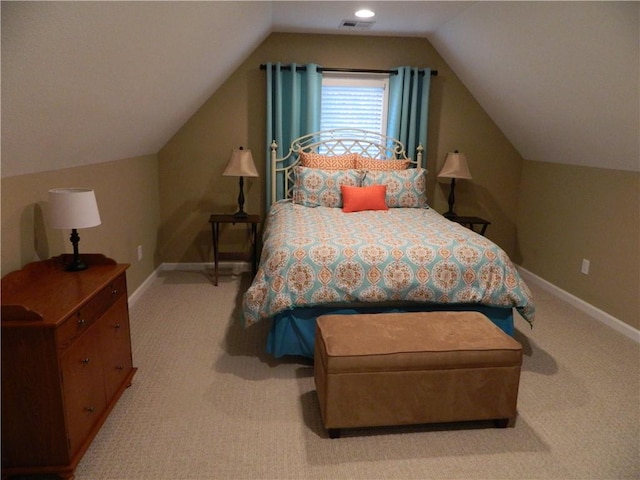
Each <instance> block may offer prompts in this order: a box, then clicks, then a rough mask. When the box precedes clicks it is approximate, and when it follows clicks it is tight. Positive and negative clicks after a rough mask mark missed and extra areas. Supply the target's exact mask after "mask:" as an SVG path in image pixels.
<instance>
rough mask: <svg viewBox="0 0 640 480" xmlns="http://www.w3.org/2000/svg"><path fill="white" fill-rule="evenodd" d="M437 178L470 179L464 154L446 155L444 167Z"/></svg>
mask: <svg viewBox="0 0 640 480" xmlns="http://www.w3.org/2000/svg"><path fill="white" fill-rule="evenodd" d="M438 178H466V179H471V172H470V171H469V165H468V164H467V157H466V156H465V155H464V153H458V152H457V151H456V152H453V153H451V152H450V153H447V158H446V160H445V161H444V166H443V167H442V170H440V173H438Z"/></svg>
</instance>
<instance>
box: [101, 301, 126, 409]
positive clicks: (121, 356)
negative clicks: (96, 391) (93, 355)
mask: <svg viewBox="0 0 640 480" xmlns="http://www.w3.org/2000/svg"><path fill="white" fill-rule="evenodd" d="M128 310H129V307H128V305H127V299H126V298H121V299H120V300H118V301H117V302H116V303H115V304H114V305H113V306H112V307H111V308H110V309H109V310H108V311H107V313H105V314H104V316H103V317H102V318H101V319H100V321H99V322H98V323H99V325H96V327H97V328H99V329H100V350H101V352H102V365H103V367H104V384H105V391H106V395H107V401H109V400H111V399H112V398H113V397H114V396H115V394H116V393H117V392H118V390H120V389H121V388H123V384H124V382H125V381H126V380H127V378H128V377H129V375H130V373H131V370H132V368H133V364H132V359H131V337H130V328H129V314H128Z"/></svg>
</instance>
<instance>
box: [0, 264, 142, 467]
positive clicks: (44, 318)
mask: <svg viewBox="0 0 640 480" xmlns="http://www.w3.org/2000/svg"><path fill="white" fill-rule="evenodd" d="M69 257H70V256H69V255H62V256H60V257H56V258H52V259H50V260H46V261H42V262H34V263H30V264H28V265H26V266H25V267H24V268H23V269H22V270H18V271H15V272H11V273H9V274H7V275H5V276H4V277H3V278H2V321H1V324H2V476H3V478H8V477H11V476H14V475H31V474H33V475H38V476H42V475H45V474H56V475H57V476H58V477H59V478H63V479H72V478H73V476H74V470H75V468H76V466H77V465H78V462H79V461H80V459H81V458H82V455H84V453H85V452H86V450H87V448H88V447H89V445H90V444H91V441H92V440H93V438H94V437H95V435H96V434H97V433H98V430H99V429H100V427H101V426H102V424H103V423H104V421H105V419H106V418H107V416H108V415H109V412H110V411H111V409H112V408H113V406H114V405H115V403H116V402H117V401H118V399H119V398H120V396H121V395H122V393H123V391H124V390H125V389H126V388H127V387H128V386H130V385H131V380H132V378H133V375H134V373H135V371H136V369H135V368H133V366H132V358H131V337H130V331H129V307H128V298H127V282H126V275H125V273H126V270H127V268H128V265H126V264H117V263H116V262H115V261H113V260H111V259H109V258H106V257H104V256H103V255H97V254H89V255H82V257H83V259H84V260H85V261H86V262H87V263H88V265H89V268H88V269H87V270H83V271H80V272H67V271H65V270H64V266H63V265H64V263H65V262H68V261H69Z"/></svg>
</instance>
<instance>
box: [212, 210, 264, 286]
mask: <svg viewBox="0 0 640 480" xmlns="http://www.w3.org/2000/svg"><path fill="white" fill-rule="evenodd" d="M209 223H210V224H211V235H212V237H213V265H214V267H213V272H214V273H213V284H214V285H216V286H217V285H218V259H219V256H220V249H219V243H218V242H219V239H220V224H222V223H231V224H232V225H235V224H236V223H246V224H248V225H251V271H252V272H253V274H254V275H255V274H256V271H257V269H258V224H259V223H260V215H247V216H246V217H234V216H233V215H232V214H213V215H211V216H210V217H209Z"/></svg>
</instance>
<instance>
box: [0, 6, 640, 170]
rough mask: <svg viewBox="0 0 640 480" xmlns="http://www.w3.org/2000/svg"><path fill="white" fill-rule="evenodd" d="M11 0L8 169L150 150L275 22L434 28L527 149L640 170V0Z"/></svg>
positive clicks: (5, 52) (278, 26)
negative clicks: (363, 13) (364, 12)
mask: <svg viewBox="0 0 640 480" xmlns="http://www.w3.org/2000/svg"><path fill="white" fill-rule="evenodd" d="M362 5H363V3H362V2H343V1H339V2H323V1H306V2H305V1H303V2H288V1H286V2H267V1H258V2H245V1H237V2H236V1H220V2H217V1H215V2H214V1H209V2H206V1H205V2H181V1H176V2H172V1H162V2H135V1H132V2H7V1H3V2H2V4H1V15H2V84H1V86H2V176H3V177H8V176H15V175H22V174H27V173H34V172H41V171H47V170H57V169H61V168H66V167H71V166H78V165H85V164H91V163H100V162H105V161H111V160H119V159H124V158H130V157H135V156H139V155H146V154H152V153H156V152H158V151H159V149H160V148H161V147H162V146H163V145H164V144H165V143H166V142H167V141H168V140H169V139H170V138H171V136H172V135H173V134H174V133H175V132H176V131H177V130H178V129H179V128H180V127H181V126H182V125H183V124H184V123H185V122H186V121H187V120H188V118H189V117H190V116H191V115H192V114H193V113H194V112H195V111H196V110H197V109H198V108H199V107H200V106H201V105H202V104H203V103H204V101H205V100H206V99H207V98H209V96H211V94H212V93H213V92H215V91H216V89H217V88H218V87H219V86H220V85H221V84H222V83H223V82H224V81H225V80H226V79H227V77H228V76H229V75H230V74H231V73H232V72H233V71H234V70H235V69H236V68H237V67H238V66H239V65H240V64H241V63H242V62H243V61H244V59H245V58H246V57H247V56H248V55H249V54H250V53H251V52H252V51H253V50H254V49H255V48H256V47H257V46H258V45H259V44H260V43H261V42H262V41H263V40H264V39H265V38H266V37H267V36H268V35H269V34H270V33H272V32H307V33H329V34H345V33H348V34H351V35H392V36H418V37H426V38H428V39H429V40H430V41H431V43H432V44H433V45H434V47H435V48H436V49H437V50H438V52H439V53H440V54H441V55H442V57H443V58H444V59H445V61H447V63H448V64H449V65H450V66H451V67H452V69H453V70H454V71H455V72H456V74H457V75H458V76H459V77H460V79H461V80H462V81H463V82H464V83H465V85H466V86H467V88H468V89H469V90H470V91H471V93H472V94H473V95H474V96H475V97H476V99H477V100H478V101H479V102H480V104H481V105H482V106H483V108H484V109H485V110H486V111H487V113H488V114H489V115H490V116H491V117H492V118H493V120H494V121H495V122H496V124H497V125H498V126H499V127H500V128H501V129H502V131H503V132H504V133H505V135H506V136H507V137H508V138H509V139H510V141H511V142H512V143H513V145H514V146H515V147H516V148H517V149H518V151H519V152H520V154H521V155H522V156H523V157H524V158H526V159H530V160H538V161H547V162H558V163H566V164H573V165H585V166H592V167H603V168H613V169H621V170H630V171H638V170H640V145H639V144H640V63H639V62H640V60H639V59H640V47H639V43H640V32H639V22H640V3H638V2H455V1H451V2H418V1H410V2H401V1H398V2H395V1H390V2H377V1H373V2H368V6H369V7H370V8H371V9H373V10H375V12H376V16H375V17H374V18H373V20H374V21H375V23H374V24H373V26H371V28H369V29H364V28H353V29H346V30H345V29H344V28H341V27H340V26H339V25H340V22H341V21H342V20H345V19H346V20H353V19H354V18H355V17H354V12H355V10H356V9H357V8H356V7H360V6H362Z"/></svg>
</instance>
